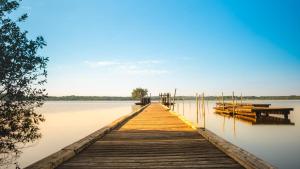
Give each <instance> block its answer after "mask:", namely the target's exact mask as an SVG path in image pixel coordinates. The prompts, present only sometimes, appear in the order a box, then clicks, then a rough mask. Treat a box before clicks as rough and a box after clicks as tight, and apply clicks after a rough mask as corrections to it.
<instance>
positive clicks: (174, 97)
mask: <svg viewBox="0 0 300 169" xmlns="http://www.w3.org/2000/svg"><path fill="white" fill-rule="evenodd" d="M175 97H176V88H175V92H174V97H173V111H174V109H175Z"/></svg>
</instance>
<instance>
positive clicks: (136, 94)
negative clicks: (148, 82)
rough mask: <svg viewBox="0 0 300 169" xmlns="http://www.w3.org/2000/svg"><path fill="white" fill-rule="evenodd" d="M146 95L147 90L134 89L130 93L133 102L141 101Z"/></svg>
mask: <svg viewBox="0 0 300 169" xmlns="http://www.w3.org/2000/svg"><path fill="white" fill-rule="evenodd" d="M147 95H148V90H147V89H143V88H140V87H139V88H135V89H133V91H132V92H131V97H132V98H133V99H135V100H138V99H141V98H142V97H145V96H147Z"/></svg>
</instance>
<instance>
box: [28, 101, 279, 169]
mask: <svg viewBox="0 0 300 169" xmlns="http://www.w3.org/2000/svg"><path fill="white" fill-rule="evenodd" d="M27 168H30V169H42V168H43V169H48V168H58V169H79V168H80V169H85V168H86V169H96V168H97V169H100V168H109V169H114V168H116V169H119V168H125V169H132V168H153V169H166V168H172V169H173V168H174V169H183V168H192V169H196V168H197V169H198V168H274V167H273V166H272V165H270V164H268V163H266V162H265V161H263V160H261V159H259V158H257V157H255V156H254V155H252V154H250V153H248V152H246V151H245V150H243V149H241V148H239V147H236V146H235V145H232V144H231V143H229V142H227V141H225V140H223V139H222V138H220V137H218V136H216V135H215V134H213V133H212V132H210V131H208V130H206V129H199V128H197V126H195V125H193V124H191V123H189V122H187V121H186V120H185V119H184V118H183V117H181V116H179V115H178V114H176V113H174V112H172V111H170V110H169V109H168V108H166V107H165V106H163V105H161V104H159V103H151V104H150V105H147V106H144V107H143V108H141V109H140V110H138V111H136V112H134V113H132V114H130V115H127V116H125V117H122V118H120V119H118V120H116V121H115V122H113V123H112V124H110V125H108V126H106V127H104V128H102V129H100V130H98V131H96V132H94V133H92V134H91V135H89V136H87V137H85V138H83V139H82V140H79V141H78V142H75V143H73V144H71V145H69V146H67V147H65V148H63V149H62V150H60V151H58V152H56V153H54V154H52V155H50V156H48V157H46V158H44V159H42V160H40V161H38V162H36V163H34V164H32V165H30V166H28V167H27Z"/></svg>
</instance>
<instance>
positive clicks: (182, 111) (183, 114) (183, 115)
mask: <svg viewBox="0 0 300 169" xmlns="http://www.w3.org/2000/svg"><path fill="white" fill-rule="evenodd" d="M182 114H183V116H184V98H183V97H182Z"/></svg>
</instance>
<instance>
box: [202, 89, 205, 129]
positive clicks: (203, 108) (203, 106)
mask: <svg viewBox="0 0 300 169" xmlns="http://www.w3.org/2000/svg"><path fill="white" fill-rule="evenodd" d="M202 112H203V128H204V129H205V102H204V93H202Z"/></svg>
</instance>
